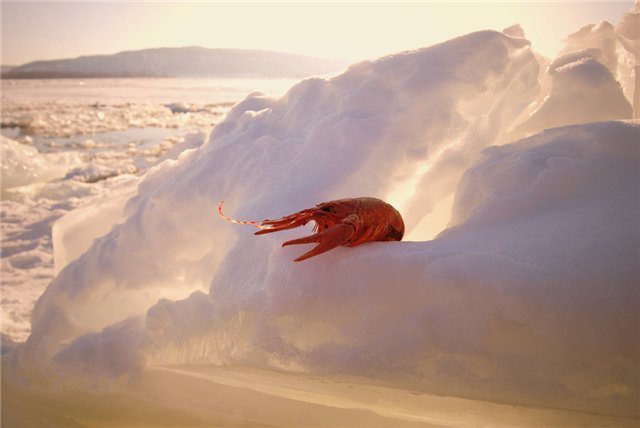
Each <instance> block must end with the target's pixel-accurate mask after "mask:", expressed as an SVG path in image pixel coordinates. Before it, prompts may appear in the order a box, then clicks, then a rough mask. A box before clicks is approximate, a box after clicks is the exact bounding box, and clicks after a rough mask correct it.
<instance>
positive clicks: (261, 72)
mask: <svg viewBox="0 0 640 428" xmlns="http://www.w3.org/2000/svg"><path fill="white" fill-rule="evenodd" d="M345 65H346V63H343V62H339V61H329V60H324V59H318V58H312V57H307V56H302V55H295V54H287V53H280V52H271V51H262V50H248V49H207V48H201V47H184V48H156V49H144V50H139V51H127V52H120V53H117V54H114V55H92V56H82V57H79V58H74V59H60V60H51V61H35V62H30V63H28V64H24V65H20V66H17V67H12V68H10V69H9V70H8V71H5V70H4V69H3V70H2V78H3V79H43V78H44V79H46V78H91V77H305V76H310V75H314V74H324V73H328V72H333V71H339V70H340V69H341V68H343V67H344V66H345Z"/></svg>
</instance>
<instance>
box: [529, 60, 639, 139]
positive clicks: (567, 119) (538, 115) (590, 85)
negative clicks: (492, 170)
mask: <svg viewBox="0 0 640 428" xmlns="http://www.w3.org/2000/svg"><path fill="white" fill-rule="evenodd" d="M598 57H602V55H601V51H599V50H597V49H585V50H580V51H575V52H571V53H567V54H564V55H562V56H560V57H559V58H556V59H555V60H554V61H552V62H551V64H550V65H549V70H548V73H549V74H550V75H551V77H552V79H553V80H552V82H553V83H552V84H553V86H552V88H551V93H550V94H549V96H548V97H547V98H546V99H545V100H544V102H543V103H542V105H541V106H540V108H538V109H537V110H536V111H535V112H533V114H532V115H531V117H530V118H529V119H528V120H527V122H525V123H524V124H523V125H522V126H521V127H520V128H521V129H520V130H521V131H526V132H539V131H541V130H543V129H547V128H553V127H557V126H561V125H570V124H577V123H586V122H596V121H604V120H612V119H630V118H631V117H632V116H633V108H632V107H631V105H630V104H629V101H627V99H626V98H625V96H624V93H623V91H622V87H621V86H620V84H619V83H618V82H617V81H616V80H615V79H614V77H613V75H612V74H611V72H610V71H609V69H608V68H607V67H605V66H604V65H603V64H602V63H600V62H599V61H598V60H597V58H598Z"/></svg>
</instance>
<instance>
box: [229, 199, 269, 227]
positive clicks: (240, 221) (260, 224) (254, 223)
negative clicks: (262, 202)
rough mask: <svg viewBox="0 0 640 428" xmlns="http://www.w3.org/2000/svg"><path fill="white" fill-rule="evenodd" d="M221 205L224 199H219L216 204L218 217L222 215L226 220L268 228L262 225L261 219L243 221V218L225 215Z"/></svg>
mask: <svg viewBox="0 0 640 428" xmlns="http://www.w3.org/2000/svg"><path fill="white" fill-rule="evenodd" d="M222 205H224V200H222V201H220V205H218V214H220V217H222V218H223V219H225V220H226V221H229V222H231V223H235V224H248V225H249V226H253V227H257V228H258V229H268V228H269V227H268V226H263V225H262V222H261V221H244V220H236V219H234V218H231V217H227V216H226V215H224V213H223V212H222Z"/></svg>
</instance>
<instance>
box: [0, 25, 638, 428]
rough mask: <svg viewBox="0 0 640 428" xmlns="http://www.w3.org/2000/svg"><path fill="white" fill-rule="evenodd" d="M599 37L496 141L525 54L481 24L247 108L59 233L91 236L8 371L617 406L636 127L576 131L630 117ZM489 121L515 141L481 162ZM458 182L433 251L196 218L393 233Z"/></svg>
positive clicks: (631, 373)
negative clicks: (193, 373)
mask: <svg viewBox="0 0 640 428" xmlns="http://www.w3.org/2000/svg"><path fill="white" fill-rule="evenodd" d="M601 27H602V28H604V30H603V31H605V36H606V37H609V36H610V35H611V34H613V35H614V36H615V34H616V33H615V30H614V29H612V28H609V27H607V26H606V25H603V26H601ZM612 32H613V33H612ZM510 33H511V34H514V35H520V34H519V33H518V32H517V31H515V30H513V29H512V31H510ZM516 33H518V34H516ZM588 33H589V34H590V35H591V34H593V33H594V32H593V31H591V30H589V31H588ZM596 33H597V32H596ZM597 34H599V33H597ZM605 36H600V35H596V36H594V37H595V39H592V38H589V37H582V36H580V37H578V36H576V37H575V38H574V39H572V40H578V41H576V42H575V43H574V44H571V43H573V42H571V41H570V46H571V50H572V52H574V53H570V52H567V53H565V54H564V56H563V57H561V58H559V59H557V60H556V61H554V62H552V65H551V73H552V74H553V78H554V82H553V89H552V92H551V94H550V95H549V96H548V97H547V98H546V100H545V101H544V102H543V103H542V105H541V106H540V107H539V108H538V109H537V110H536V111H535V112H534V113H533V115H531V116H530V117H529V119H525V120H524V122H523V125H521V127H520V128H519V129H516V130H515V131H514V130H513V129H512V127H513V125H514V123H516V121H517V120H522V117H523V116H527V115H528V114H529V113H530V109H531V108H532V107H533V106H534V105H533V104H532V103H534V102H535V100H536V99H537V98H538V97H539V95H540V93H539V90H540V86H539V84H538V76H539V72H540V64H539V62H538V59H537V57H536V56H535V55H534V54H533V53H532V51H531V49H530V46H529V43H528V42H527V41H526V40H524V39H523V38H521V37H511V36H508V35H506V34H503V33H498V32H493V31H484V32H478V33H473V34H469V35H466V36H463V37H459V38H457V39H454V40H451V41H448V42H445V43H442V44H439V45H435V46H432V47H429V48H425V49H421V50H418V51H413V52H404V53H401V54H397V55H393V56H389V57H385V58H381V59H379V60H377V61H373V62H363V63H359V64H355V65H353V66H352V67H350V68H349V70H347V71H346V72H345V73H344V74H342V75H339V76H336V77H333V78H329V79H320V78H313V79H307V80H304V81H302V82H300V83H299V84H297V85H296V86H294V87H293V88H291V90H290V91H289V92H288V93H287V94H286V95H285V96H283V97H282V98H280V99H272V98H268V97H264V96H261V95H259V94H254V95H251V96H249V97H247V98H246V99H245V100H244V101H242V102H241V103H239V104H237V105H236V106H235V107H234V108H233V109H232V110H231V111H230V112H229V114H228V115H227V117H226V119H225V120H224V121H223V122H222V123H220V124H218V125H217V126H216V127H215V128H214V129H213V131H212V133H211V135H210V137H209V140H208V141H207V142H206V143H205V144H203V145H202V146H199V145H198V144H194V145H193V147H194V148H195V149H194V150H187V151H186V152H184V153H183V154H182V155H180V156H178V157H177V158H176V159H168V160H166V161H164V162H162V163H160V164H158V165H156V166H155V167H153V168H152V169H150V170H149V171H148V172H147V174H146V175H145V176H144V177H143V179H142V180H141V181H140V182H139V183H136V185H137V189H136V190H135V194H134V196H132V197H129V193H127V192H129V191H130V190H128V191H124V192H122V193H121V194H120V195H121V196H120V197H118V198H116V200H115V202H114V204H113V205H111V206H110V207H109V210H108V211H101V210H100V207H99V206H95V207H92V208H89V211H88V215H87V217H86V218H89V219H90V220H89V221H84V220H82V216H81V215H79V216H78V217H80V218H78V219H75V220H74V219H72V218H70V219H69V221H68V222H67V223H66V224H64V225H61V227H60V230H61V232H62V235H61V236H64V235H65V233H66V236H71V235H72V234H70V233H68V231H70V230H72V229H73V228H74V227H78V228H80V229H82V228H87V230H89V232H88V235H89V236H91V237H94V236H95V237H97V239H95V240H93V241H91V242H89V240H87V241H85V242H81V243H68V242H67V241H65V240H64V239H61V240H60V242H61V244H60V245H62V247H63V248H62V249H61V251H63V252H65V250H66V249H67V248H68V249H69V251H68V253H69V254H73V255H72V256H63V257H64V258H65V262H64V263H63V264H66V266H65V267H64V268H62V270H61V271H60V272H59V274H58V276H57V277H56V279H55V280H54V281H53V282H52V284H51V285H50V286H49V288H48V289H47V291H46V292H45V293H44V294H43V296H42V297H41V298H40V300H39V301H38V303H37V305H36V307H35V309H34V312H33V318H32V333H31V336H30V337H29V339H28V341H27V342H26V343H24V344H23V345H21V346H20V348H19V349H17V350H16V351H15V352H13V353H12V354H11V355H10V356H9V357H10V358H11V359H10V360H9V359H7V364H10V365H11V367H12V369H13V370H12V371H11V372H10V373H11V374H12V375H15V376H19V375H21V373H26V374H28V376H31V377H32V378H38V379H53V381H55V380H56V379H58V380H60V379H62V380H63V381H64V382H65V383H66V384H73V385H83V384H85V382H88V384H89V385H94V384H95V383H96V382H104V381H105V380H122V379H123V378H127V375H131V374H135V373H138V372H139V371H141V370H145V368H149V367H154V366H157V365H165V364H178V365H189V364H201V363H204V364H217V365H223V364H234V365H244V366H250V367H263V368H277V369H281V370H286V371H296V372H306V373H311V374H327V373H330V374H342V375H355V376H363V377H364V378H368V379H375V380H377V381H384V382H387V383H388V384H391V385H396V386H401V387H402V388H405V389H412V390H418V391H423V392H424V391H429V392H438V393H445V394H452V395H458V396H470V397H476V398H482V399H490V400H499V401H507V402H518V403H523V404H526V405H541V406H551V407H561V408H571V409H579V410H582V411H592V412H605V413H614V414H618V415H632V416H636V417H637V416H638V410H637V408H636V406H635V404H636V403H637V398H638V396H639V395H640V391H639V388H640V373H639V370H640V369H639V367H638V365H637V361H638V359H639V358H640V348H639V345H638V344H639V343H640V342H639V341H638V339H639V337H638V330H637V326H638V324H639V323H640V315H639V312H638V310H637V309H638V306H637V305H638V301H639V298H640V290H639V288H638V283H639V281H638V278H639V277H640V268H639V267H638V264H637V255H638V254H639V252H640V239H639V237H638V233H637V231H638V230H640V206H639V204H638V200H639V198H638V197H639V196H640V195H639V193H638V187H637V183H638V182H639V179H640V176H639V169H638V165H639V164H640V158H639V156H640V150H639V144H640V143H639V141H640V124H638V122H637V121H635V122H634V121H604V122H598V123H586V122H590V121H594V120H604V119H607V120H608V119H624V118H628V117H630V116H631V113H632V110H631V107H630V104H629V102H628V98H625V95H624V94H625V93H627V91H625V89H626V86H624V85H625V84H624V83H623V87H620V86H619V84H618V83H617V82H620V80H617V81H616V79H617V77H616V76H618V73H621V72H623V71H621V69H620V68H619V67H618V65H619V61H617V59H618V57H615V58H614V59H615V61H614V60H611V61H609V60H607V58H608V57H607V55H609V54H610V50H608V49H609V45H608V43H609V42H606V43H604V42H603V43H604V45H602V46H601V45H597V43H595V42H594V40H595V41H597V42H598V43H599V42H600V41H602V40H603V38H606V37H605ZM607 40H608V39H607ZM612 40H613V41H612V42H611V43H614V44H615V43H618V42H616V40H615V38H614V39H612ZM591 45H592V46H591ZM575 52H578V53H575ZM616 52H617V51H616ZM616 55H617V54H616ZM613 64H616V69H615V70H613V69H612V68H613ZM583 94H584V97H585V98H584V99H583V98H582V97H581V96H582V95H583ZM596 99H597V100H598V101H599V103H600V104H599V105H600V107H602V106H605V107H606V108H604V109H602V110H600V109H598V106H597V105H596ZM585 100H586V101H585ZM527 124H529V125H531V126H529V127H527V126H528V125H527ZM567 124H574V125H572V126H562V127H559V128H556V129H548V130H543V128H547V127H550V126H560V125H567ZM506 132H512V133H513V134H511V135H516V134H517V133H521V134H523V135H528V134H535V135H532V136H529V137H528V138H525V139H522V140H520V141H517V142H515V143H512V144H506V145H502V146H495V147H490V148H488V149H487V147H488V146H491V145H494V144H496V143H504V142H505V141H503V138H504V135H505V133H506ZM198 146H199V147H198ZM454 192H455V197H454V198H453V208H452V212H451V216H450V217H451V219H450V223H449V226H448V228H447V229H446V230H444V231H443V232H442V233H440V234H439V235H438V236H437V238H436V239H433V240H431V241H419V242H393V243H373V244H367V245H363V246H361V247H359V248H358V249H357V250H354V249H349V248H338V249H336V250H334V251H331V252H329V253H327V254H324V255H322V256H319V257H316V258H313V259H311V260H308V261H306V262H304V263H300V264H293V263H292V262H291V259H292V258H294V254H297V253H298V252H299V249H290V248H285V249H283V248H281V247H280V245H279V243H280V242H282V241H283V240H286V239H288V238H289V237H293V236H298V235H299V234H302V233H305V231H300V230H297V231H296V230H294V231H288V232H284V233H282V234H280V236H271V235H268V236H261V237H255V236H253V235H252V234H251V230H246V229H244V228H236V227H233V226H230V225H229V224H228V223H226V222H223V221H221V220H220V219H219V218H217V217H216V214H215V212H216V206H217V203H218V202H219V200H220V199H225V201H226V204H227V207H228V209H229V210H232V211H233V214H234V216H236V217H239V218H253V219H262V218H272V217H276V216H279V215H282V214H286V213H289V212H294V211H297V210H299V209H302V208H306V207H310V206H313V205H315V204H316V203H318V202H322V201H326V200H330V199H337V198H340V197H351V196H364V195H367V196H373V197H379V198H381V199H385V200H388V201H390V202H392V203H393V204H394V205H396V207H397V208H399V209H400V211H401V212H403V214H404V217H405V220H406V225H407V228H408V229H409V230H410V229H412V228H413V229H415V228H416V227H417V226H418V225H419V224H420V223H421V222H422V220H423V219H424V218H426V217H427V216H429V214H430V213H431V212H432V211H433V210H434V208H436V207H437V206H438V204H439V203H442V202H443V201H445V200H447V198H451V195H452V194H454ZM94 221H95V222H96V223H97V224H99V227H93V226H90V224H91V222H94ZM103 233H104V234H103ZM99 235H102V236H99ZM98 236H99V237H98ZM414 236H416V235H414ZM417 238H420V236H417ZM85 248H86V251H85ZM56 251H57V250H56ZM76 257H77V258H76ZM72 259H75V260H73V261H71V260H72ZM67 263H68V264H67ZM18 368H20V370H18ZM34 373H37V375H34Z"/></svg>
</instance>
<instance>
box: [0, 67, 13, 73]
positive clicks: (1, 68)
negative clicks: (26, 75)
mask: <svg viewBox="0 0 640 428" xmlns="http://www.w3.org/2000/svg"><path fill="white" fill-rule="evenodd" d="M14 68H16V66H15V65H0V73H6V72H8V71H9V70H11V69H14Z"/></svg>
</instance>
